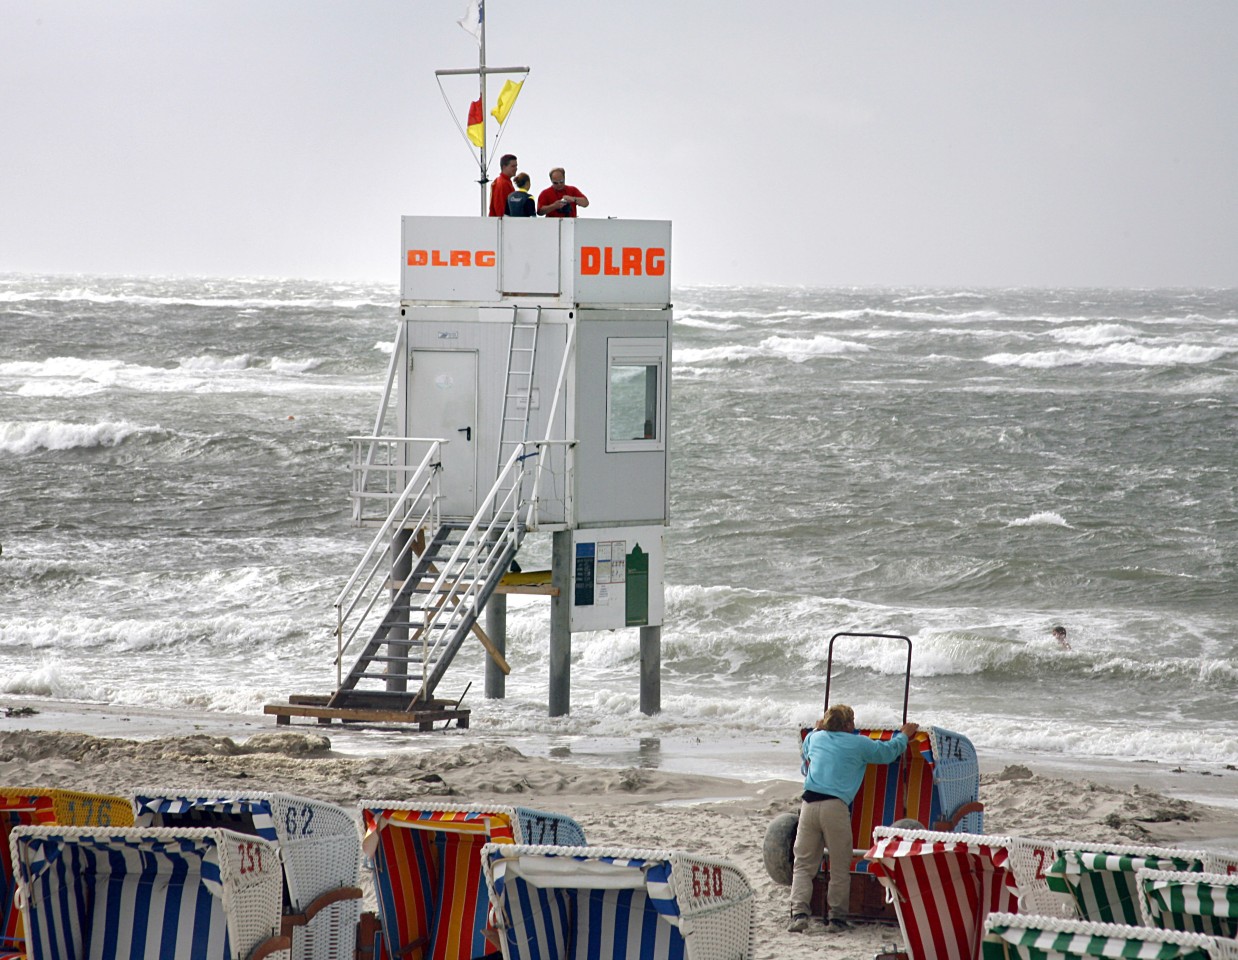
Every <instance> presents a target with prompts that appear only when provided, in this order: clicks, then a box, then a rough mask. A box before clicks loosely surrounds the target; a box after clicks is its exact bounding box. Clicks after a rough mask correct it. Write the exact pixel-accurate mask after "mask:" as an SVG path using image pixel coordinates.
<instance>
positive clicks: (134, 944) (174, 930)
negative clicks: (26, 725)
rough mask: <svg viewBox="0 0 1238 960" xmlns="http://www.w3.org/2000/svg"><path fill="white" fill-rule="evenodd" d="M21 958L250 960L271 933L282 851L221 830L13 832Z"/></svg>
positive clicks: (279, 947)
mask: <svg viewBox="0 0 1238 960" xmlns="http://www.w3.org/2000/svg"><path fill="white" fill-rule="evenodd" d="M11 850H12V857H13V865H14V871H15V874H16V877H17V882H18V897H19V901H20V905H21V910H22V918H23V920H24V922H25V929H26V956H27V958H28V960H253V958H254V957H256V956H260V955H261V956H279V955H282V956H284V957H287V956H288V948H289V947H290V943H289V941H288V940H287V939H286V938H283V937H278V936H277V934H278V931H279V923H280V897H281V892H280V891H281V886H282V879H281V875H280V864H279V850H278V848H277V847H276V846H275V845H274V844H272V843H268V842H266V841H264V840H261V839H258V838H256V837H253V836H247V835H245V834H240V833H234V832H232V831H228V830H197V829H190V830H185V829H182V830H158V829H138V828H125V829H113V830H105V829H101V828H98V827H81V828H72V827H54V826H53V827H17V828H15V829H14V830H13V833H12V836H11Z"/></svg>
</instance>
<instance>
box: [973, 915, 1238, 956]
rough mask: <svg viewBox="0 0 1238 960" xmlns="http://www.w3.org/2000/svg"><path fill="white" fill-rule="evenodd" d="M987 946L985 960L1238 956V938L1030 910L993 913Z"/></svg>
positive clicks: (986, 935) (986, 923) (985, 944)
mask: <svg viewBox="0 0 1238 960" xmlns="http://www.w3.org/2000/svg"><path fill="white" fill-rule="evenodd" d="M983 946H984V953H983V960H1091V958H1093V957H1124V958H1127V957H1129V958H1132V960H1238V941H1235V940H1225V939H1223V938H1221V937H1206V936H1204V935H1202V934H1198V933H1181V932H1179V931H1177V930H1154V929H1152V928H1151V927H1132V926H1128V925H1126V924H1117V923H1092V922H1091V921H1087V920H1060V919H1057V918H1054V917H1037V916H1033V915H1030V914H1022V915H1018V916H1016V915H1014V914H1008V913H995V914H991V915H990V916H989V918H988V919H987V920H986V921H985V933H984V941H983Z"/></svg>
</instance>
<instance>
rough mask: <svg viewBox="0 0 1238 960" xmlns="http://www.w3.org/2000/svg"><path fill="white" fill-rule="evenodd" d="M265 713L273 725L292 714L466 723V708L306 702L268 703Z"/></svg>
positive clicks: (427, 723)
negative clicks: (370, 706) (377, 707)
mask: <svg viewBox="0 0 1238 960" xmlns="http://www.w3.org/2000/svg"><path fill="white" fill-rule="evenodd" d="M262 712H263V713H264V714H266V715H267V716H273V717H275V718H276V721H275V722H276V723H277V724H281V723H282V724H286V723H289V722H290V721H291V718H292V717H305V718H308V719H315V720H318V721H319V722H320V723H322V722H324V721H326V722H327V723H330V722H331V721H332V720H351V721H354V722H363V723H364V722H369V723H415V724H418V725H419V726H420V727H421V729H423V730H429V729H430V727H431V725H432V724H433V723H434V722H435V721H436V720H455V721H456V725H457V726H459V727H460V728H462V729H463V728H467V727H468V725H469V722H468V721H469V714H470V712H471V711H469V710H452V709H434V710H411V711H410V710H373V709H366V708H364V707H319V706H311V705H308V704H293V703H268V704H266V705H265V706H263V708H262Z"/></svg>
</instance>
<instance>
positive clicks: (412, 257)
mask: <svg viewBox="0 0 1238 960" xmlns="http://www.w3.org/2000/svg"><path fill="white" fill-rule="evenodd" d="M429 262H430V254H428V253H427V252H426V251H425V250H410V251H408V265H409V266H410V267H424V266H425V265H426V264H427V263H429Z"/></svg>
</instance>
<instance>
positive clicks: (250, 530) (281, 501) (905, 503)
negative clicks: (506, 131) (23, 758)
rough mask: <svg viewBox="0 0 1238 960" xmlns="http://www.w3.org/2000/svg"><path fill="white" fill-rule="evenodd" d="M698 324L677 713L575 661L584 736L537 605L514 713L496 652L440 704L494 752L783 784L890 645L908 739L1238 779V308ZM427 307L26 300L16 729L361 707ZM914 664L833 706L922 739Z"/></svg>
mask: <svg viewBox="0 0 1238 960" xmlns="http://www.w3.org/2000/svg"><path fill="white" fill-rule="evenodd" d="M674 297H675V324H674V339H675V343H674V354H673V360H674V364H673V367H674V370H673V377H674V380H673V387H672V407H671V431H670V435H671V444H672V511H673V520H672V523H673V525H672V527H671V529H670V531H669V534H668V539H667V552H668V558H667V618H666V625H665V627H664V630H663V681H662V682H663V687H662V704H663V711H662V713H661V714H659V715H658V716H655V717H645V716H643V715H642V714H641V713H640V712H639V709H638V704H639V689H638V685H639V670H638V643H639V637H638V634H637V631H635V630H632V631H621V632H617V633H598V634H576V635H574V637H573V662H572V712H571V715H570V716H569V717H566V718H555V719H551V718H549V717H547V715H546V714H547V711H546V703H547V670H546V649H547V640H548V636H549V606H548V603H547V601H545V600H544V599H539V598H528V597H523V598H511V600H510V605H509V619H508V634H509V635H508V658H509V660H510V661H511V663H512V664H513V672H512V674H511V676H510V677H509V678H508V681H507V694H508V696H507V699H505V700H503V701H487V700H485V699H484V698H483V697H482V688H483V683H482V675H483V659H482V657H483V654H482V651H481V648H480V647H479V646H476V645H471V646H466V648H465V653H464V654H463V655H462V657H461V658H459V659H457V661H456V663H455V665H453V667H452V669H451V671H449V673H448V674H447V677H446V679H445V680H444V682H443V684H442V685H441V686H440V688H439V692H440V694H441V695H444V696H453V695H459V694H460V693H463V692H464V690H465V688H466V685H467V684H468V683H469V682H470V681H471V682H472V684H473V685H472V687H471V691H470V693H469V694H468V696H467V698H466V703H467V704H468V705H470V706H471V707H472V708H473V711H474V713H473V717H472V726H473V729H474V730H476V731H480V732H486V731H506V732H516V733H527V734H531V735H544V734H549V735H567V736H571V735H582V736H588V735H595V734H601V733H603V732H604V733H605V735H607V736H611V737H613V736H616V735H619V736H623V737H633V738H646V737H647V738H657V737H660V736H672V735H673V736H676V737H686V738H689V739H691V738H696V737H699V738H701V739H702V740H715V741H716V740H733V741H734V742H735V743H737V744H747V745H749V746H751V747H754V748H757V749H759V747H760V745H761V744H762V743H769V742H772V741H773V740H776V739H777V738H780V737H784V736H785V735H787V734H788V732H789V731H792V730H794V729H796V728H798V726H799V725H801V724H802V723H807V722H809V721H811V720H812V719H813V718H814V717H815V716H817V715H819V712H820V710H821V706H822V701H823V697H824V690H825V674H826V657H827V648H828V645H829V641H830V638H831V636H832V635H834V634H835V633H838V632H844V631H852V632H877V633H896V634H905V635H907V636H909V637H910V638H911V639H912V642H913V657H912V666H911V683H910V694H909V697H910V709H909V712H910V716H911V718H912V719H915V720H918V721H920V722H922V723H932V724H936V725H939V726H944V727H947V728H949V729H951V730H956V731H959V732H961V733H964V734H966V735H967V736H969V737H970V738H971V739H972V740H973V742H975V743H976V745H977V747H979V748H981V749H982V750H985V749H988V750H995V751H1001V752H1005V753H1015V754H1018V753H1027V754H1028V755H1040V756H1047V757H1053V756H1061V757H1072V758H1076V759H1082V760H1084V761H1086V760H1087V759H1088V758H1095V759H1097V760H1103V759H1149V760H1158V761H1167V762H1179V763H1181V762H1189V763H1199V764H1225V763H1238V630H1236V623H1238V493H1236V490H1238V479H1236V477H1238V473H1236V471H1235V464H1236V463H1238V442H1236V441H1238V415H1236V409H1235V398H1236V395H1238V290H1219V291H1218V290H1130V291H1121V290H1024V289H1014V290H986V289H975V290H933V289H884V290H880V289H811V288H754V287H681V288H678V289H676V291H675V295H674ZM397 301H398V292H397V290H396V287H395V286H394V284H391V285H386V284H363V283H352V282H341V283H327V282H311V281H301V280H270V279H252V280H251V279H235V280H229V279H165V278H120V277H93V276H72V277H65V276H30V275H20V276H18V275H0V545H2V547H3V555H2V556H0V603H2V604H3V606H2V611H3V615H2V618H0V694H5V695H10V696H17V697H20V696H21V695H31V696H43V697H52V698H62V699H72V700H88V701H107V702H111V703H117V704H129V705H145V706H161V707H170V708H174V709H193V710H205V711H233V712H235V711H240V712H246V713H254V714H257V713H260V711H261V708H262V705H263V704H264V703H267V702H270V701H274V700H282V699H285V698H286V697H287V696H288V695H289V694H292V693H326V692H328V691H329V690H330V689H331V687H332V684H333V681H334V668H333V666H332V663H331V658H332V656H333V654H334V638H333V636H332V633H331V630H332V627H333V610H332V602H333V600H334V599H335V596H336V595H337V593H338V592H339V590H340V588H341V586H342V585H343V583H344V580H345V579H346V578H347V576H348V575H349V574H350V573H351V571H352V568H353V566H354V564H355V563H356V561H357V560H358V558H359V557H360V554H361V551H362V550H363V549H364V545H365V543H366V542H367V539H368V537H369V536H370V533H368V532H367V531H362V530H357V529H354V528H353V527H351V526H350V522H349V504H348V496H347V493H348V484H349V475H348V459H349V445H348V441H347V437H348V436H350V435H355V434H366V433H369V432H370V430H371V429H372V427H373V422H374V416H375V413H376V410H377V405H378V401H379V398H380V395H381V389H382V384H383V381H384V376H385V371H386V365H387V362H388V357H389V353H390V348H391V339H392V336H393V334H394V332H395V328H396V322H397V319H398V303H397ZM539 562H542V563H545V564H547V565H548V562H549V543H548V541H547V540H545V539H543V538H539V537H538V536H533V537H531V538H530V539H529V541H527V542H526V547H525V548H524V550H523V551H522V555H521V563H522V565H523V566H524V567H525V569H533V568H535V567H536V566H537V565H538V564H539ZM1056 624H1062V625H1064V626H1065V627H1066V628H1067V630H1068V636H1069V642H1070V644H1071V648H1070V649H1069V650H1064V649H1061V648H1060V647H1059V646H1058V644H1057V643H1056V642H1055V641H1054V640H1053V638H1052V637H1051V636H1050V630H1051V628H1052V627H1053V626H1054V625H1056ZM904 664H905V646H904V645H902V644H901V643H898V642H889V641H875V640H851V639H848V640H840V641H839V642H838V645H837V646H836V649H835V660H834V677H833V679H832V685H833V686H832V692H831V697H832V699H833V700H846V701H848V702H850V703H852V704H853V705H854V706H855V707H856V710H857V714H858V715H859V718H860V720H861V721H863V722H871V723H885V722H893V721H895V720H897V719H898V718H899V716H900V714H901V710H902V701H903V693H904ZM389 735H390V736H393V737H398V736H400V734H398V733H397V734H389ZM409 736H415V734H409ZM779 762H780V763H781V758H780V760H779ZM781 765H783V766H785V765H786V764H781ZM784 773H785V775H787V776H791V777H793V776H794V770H790V769H789V768H788V770H787V771H784Z"/></svg>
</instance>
